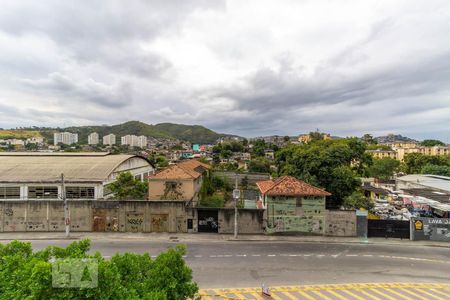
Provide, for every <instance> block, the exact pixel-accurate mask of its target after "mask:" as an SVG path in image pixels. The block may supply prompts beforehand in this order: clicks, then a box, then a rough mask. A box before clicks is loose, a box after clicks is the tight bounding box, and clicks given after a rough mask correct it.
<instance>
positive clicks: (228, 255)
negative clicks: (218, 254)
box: [224, 254, 233, 257]
mask: <svg viewBox="0 0 450 300" xmlns="http://www.w3.org/2000/svg"><path fill="white" fill-rule="evenodd" d="M232 256H233V255H230V254H226V255H224V257H232Z"/></svg>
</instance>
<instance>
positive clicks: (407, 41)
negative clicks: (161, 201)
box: [0, 0, 450, 142]
mask: <svg viewBox="0 0 450 300" xmlns="http://www.w3.org/2000/svg"><path fill="white" fill-rule="evenodd" d="M128 120H140V121H143V122H146V123H150V124H155V123H160V122H174V123H184V124H201V125H204V126H207V127H209V128H211V129H214V130H216V131H219V132H225V133H233V134H239V135H244V136H248V137H251V136H257V135H269V134H279V135H285V134H289V135H296V134H298V133H303V132H309V131H311V130H315V129H316V128H318V129H319V130H321V131H324V132H330V133H332V134H333V135H340V136H347V135H358V136H360V135H362V134H363V133H366V132H370V133H373V134H374V135H382V134H386V133H399V134H403V135H407V136H410V137H414V138H418V139H423V138H440V139H442V140H444V141H448V142H450V140H449V139H450V1H448V0H443V1H433V0H427V1H415V0H405V1H394V0H387V1H379V0H376V1H370V0H364V1H361V0H354V1H352V0H345V1H319V0H310V1H307V0H293V1H280V0H276V1H274V0H271V1H263V0H255V1H242V0H236V1H215V0H203V1H187V0H183V1H181V0H180V1H168V0H162V1H131V0H130V1H112V0H108V1H106V0H105V1H92V0H86V1H60V0H55V1H47V0H40V1H35V0H33V1H20V0H12V1H7V0H6V1H5V0H3V1H1V2H0V127H3V128H11V127H17V126H30V125H36V126H71V125H90V124H117V123H120V122H124V121H128Z"/></svg>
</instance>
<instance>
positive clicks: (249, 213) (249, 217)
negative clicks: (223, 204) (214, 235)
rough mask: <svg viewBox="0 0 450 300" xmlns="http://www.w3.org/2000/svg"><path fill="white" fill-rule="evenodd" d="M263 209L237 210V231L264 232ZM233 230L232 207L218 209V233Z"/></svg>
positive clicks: (244, 232)
mask: <svg viewBox="0 0 450 300" xmlns="http://www.w3.org/2000/svg"><path fill="white" fill-rule="evenodd" d="M263 217H264V211H263V210H260V209H239V210H238V233H239V234H258V233H264V222H263ZM233 232H234V209H219V233H233Z"/></svg>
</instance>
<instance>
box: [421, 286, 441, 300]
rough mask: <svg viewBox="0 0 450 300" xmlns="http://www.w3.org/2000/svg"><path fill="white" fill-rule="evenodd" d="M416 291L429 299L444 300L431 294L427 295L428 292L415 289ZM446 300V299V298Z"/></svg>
mask: <svg viewBox="0 0 450 300" xmlns="http://www.w3.org/2000/svg"><path fill="white" fill-rule="evenodd" d="M416 291H418V292H420V293H422V294H425V295H427V296H428V297H431V298H433V299H437V300H445V299H444V298H441V297H439V296H435V295H433V294H432V293H429V292H427V291H425V290H424V289H416ZM447 299H448V298H447Z"/></svg>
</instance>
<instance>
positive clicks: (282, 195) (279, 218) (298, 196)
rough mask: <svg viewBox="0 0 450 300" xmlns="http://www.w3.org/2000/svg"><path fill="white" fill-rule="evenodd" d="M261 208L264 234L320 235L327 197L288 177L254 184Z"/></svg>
mask: <svg viewBox="0 0 450 300" xmlns="http://www.w3.org/2000/svg"><path fill="white" fill-rule="evenodd" d="M256 185H257V187H258V189H259V192H260V200H259V206H260V207H261V208H265V210H266V211H265V223H266V232H267V233H275V232H301V233H309V234H323V233H324V229H325V213H326V209H325V198H326V197H327V196H330V195H331V194H330V193H328V192H327V191H325V190H323V189H320V188H318V187H315V186H312V185H310V184H308V183H306V182H304V181H301V180H299V179H297V178H294V177H292V176H283V177H280V178H277V179H274V180H265V181H260V182H257V183H256Z"/></svg>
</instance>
